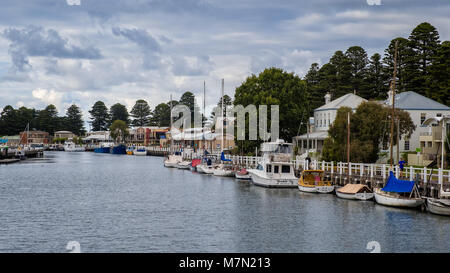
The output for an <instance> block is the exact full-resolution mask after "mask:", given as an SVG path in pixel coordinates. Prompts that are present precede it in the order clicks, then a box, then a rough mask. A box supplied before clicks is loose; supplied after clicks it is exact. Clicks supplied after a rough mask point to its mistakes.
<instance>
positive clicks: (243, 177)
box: [234, 169, 252, 180]
mask: <svg viewBox="0 0 450 273" xmlns="http://www.w3.org/2000/svg"><path fill="white" fill-rule="evenodd" d="M234 176H235V177H236V179H239V180H251V179H252V178H251V177H250V174H249V173H248V172H247V170H246V169H242V170H240V171H238V172H235V173H234Z"/></svg>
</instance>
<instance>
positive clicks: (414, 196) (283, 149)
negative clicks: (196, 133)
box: [164, 140, 450, 216]
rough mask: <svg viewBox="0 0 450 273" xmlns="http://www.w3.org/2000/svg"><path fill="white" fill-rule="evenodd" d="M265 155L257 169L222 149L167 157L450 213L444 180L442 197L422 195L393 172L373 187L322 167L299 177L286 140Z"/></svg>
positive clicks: (195, 166) (204, 169)
mask: <svg viewBox="0 0 450 273" xmlns="http://www.w3.org/2000/svg"><path fill="white" fill-rule="evenodd" d="M261 153H262V159H261V161H260V162H258V165H257V167H256V168H254V169H245V168H237V167H236V166H235V165H233V163H232V161H231V160H230V159H227V158H225V155H224V153H223V152H222V153H221V155H220V158H219V156H217V155H211V154H208V153H207V152H205V155H204V156H203V157H202V158H196V159H192V160H184V159H183V156H182V154H181V152H175V153H173V154H170V155H168V156H167V157H166V158H165V159H164V166H165V167H168V168H178V169H190V170H191V171H196V172H198V173H202V174H210V175H216V176H223V177H235V178H236V179H239V180H251V181H252V183H253V184H255V185H257V186H262V187H269V188H298V189H299V190H300V191H302V192H309V193H325V194H331V193H335V194H336V196H337V197H339V198H343V199H349V200H360V201H368V200H375V202H376V203H378V204H381V205H385V206H391V207H400V208H422V209H424V208H426V209H427V210H428V211H430V212H431V213H434V214H439V215H448V216H450V192H447V191H444V190H443V186H442V184H441V189H440V192H439V196H440V198H426V197H423V196H421V195H420V192H419V188H418V186H417V183H416V181H407V180H399V179H397V178H396V177H395V176H394V174H393V173H392V172H390V175H389V177H388V179H387V181H386V183H385V186H384V187H383V188H375V189H374V190H373V191H372V190H371V189H370V188H369V187H368V186H367V185H364V184H347V185H345V186H343V187H338V186H336V185H333V183H332V182H331V181H329V180H326V179H324V173H325V172H324V171H323V170H315V169H313V170H309V169H306V170H303V171H302V173H301V175H300V178H297V177H296V176H295V173H294V170H295V169H294V167H295V166H294V163H292V161H291V158H292V153H293V146H292V144H290V143H285V142H284V141H283V140H277V141H275V142H266V143H263V144H262V145H261Z"/></svg>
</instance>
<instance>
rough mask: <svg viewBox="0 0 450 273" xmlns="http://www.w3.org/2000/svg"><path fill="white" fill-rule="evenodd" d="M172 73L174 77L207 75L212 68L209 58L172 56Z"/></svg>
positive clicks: (203, 56) (212, 64)
mask: <svg viewBox="0 0 450 273" xmlns="http://www.w3.org/2000/svg"><path fill="white" fill-rule="evenodd" d="M172 61H173V64H172V72H173V74H174V75H176V76H199V75H208V74H209V72H210V71H212V70H213V68H214V63H213V62H212V61H211V59H210V57H209V56H206V55H201V56H197V57H185V56H173V57H172Z"/></svg>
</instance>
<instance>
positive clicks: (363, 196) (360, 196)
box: [336, 190, 373, 201]
mask: <svg viewBox="0 0 450 273" xmlns="http://www.w3.org/2000/svg"><path fill="white" fill-rule="evenodd" d="M336 196H337V197H339V198H342V199H348V200H361V201H366V200H370V199H373V193H371V192H364V193H342V192H339V191H338V190H336Z"/></svg>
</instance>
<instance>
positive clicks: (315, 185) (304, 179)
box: [298, 170, 334, 193]
mask: <svg viewBox="0 0 450 273" xmlns="http://www.w3.org/2000/svg"><path fill="white" fill-rule="evenodd" d="M323 175H324V171H323V170H304V171H303V172H302V174H301V176H300V178H299V179H298V189H299V190H300V191H303V192H313V193H332V192H333V191H334V186H333V185H332V184H331V181H325V180H324V179H323Z"/></svg>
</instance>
